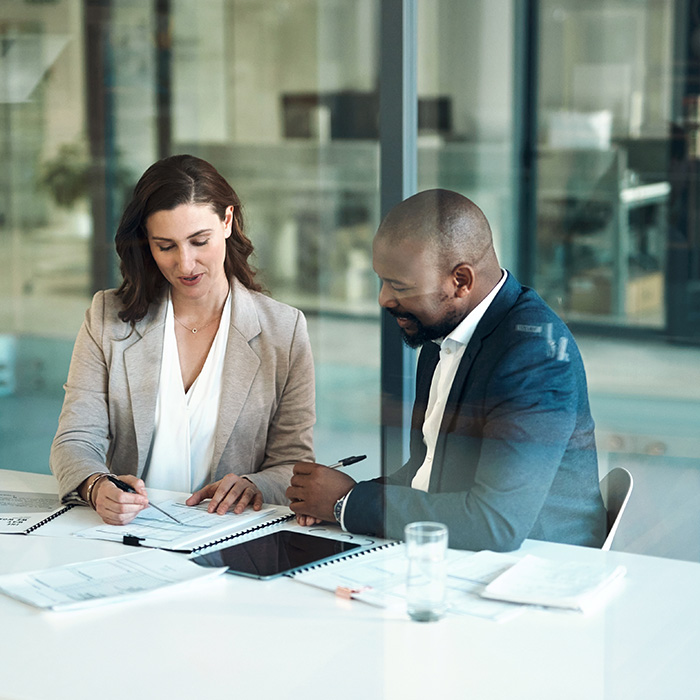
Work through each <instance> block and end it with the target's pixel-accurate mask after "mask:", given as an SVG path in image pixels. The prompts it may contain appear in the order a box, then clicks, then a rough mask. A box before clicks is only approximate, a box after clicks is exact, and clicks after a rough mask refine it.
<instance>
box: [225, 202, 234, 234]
mask: <svg viewBox="0 0 700 700" xmlns="http://www.w3.org/2000/svg"><path fill="white" fill-rule="evenodd" d="M232 230H233V204H230V205H229V206H228V207H226V213H225V214H224V236H225V237H226V238H228V237H229V236H230V235H231V231H232Z"/></svg>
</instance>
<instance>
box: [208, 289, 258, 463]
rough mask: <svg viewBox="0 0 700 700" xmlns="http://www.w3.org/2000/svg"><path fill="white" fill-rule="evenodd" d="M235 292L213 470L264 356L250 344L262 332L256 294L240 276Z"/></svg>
mask: <svg viewBox="0 0 700 700" xmlns="http://www.w3.org/2000/svg"><path fill="white" fill-rule="evenodd" d="M232 293H233V299H232V303H231V327H230V328H229V334H228V343H227V345H226V357H225V359H224V369H223V376H222V377H221V400H220V404H219V419H218V422H217V425H216V439H215V444H214V454H213V456H212V467H211V468H212V472H215V471H216V468H217V466H218V464H219V461H220V460H221V456H222V455H223V452H224V449H225V448H226V443H227V442H228V441H229V438H230V437H231V433H232V432H233V428H234V426H235V425H236V421H237V420H238V417H239V416H240V414H241V410H242V409H243V406H244V405H245V402H246V398H247V397H248V393H249V392H250V388H251V386H252V384H253V379H254V378H255V375H256V373H257V371H258V368H259V367H260V358H259V357H258V355H257V354H256V353H255V351H254V350H253V349H252V348H251V347H250V341H251V340H252V339H253V338H255V337H256V336H257V335H259V334H260V330H261V328H260V321H259V319H258V314H257V312H256V310H255V304H254V302H253V297H252V295H251V293H250V292H249V291H248V290H247V289H246V288H245V287H244V286H243V285H242V284H241V283H240V282H239V281H238V280H234V283H233V285H232Z"/></svg>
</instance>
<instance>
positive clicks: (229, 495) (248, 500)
mask: <svg viewBox="0 0 700 700" xmlns="http://www.w3.org/2000/svg"><path fill="white" fill-rule="evenodd" d="M207 498H211V503H209V506H208V507H207V511H208V512H209V513H216V514H217V515H223V514H224V513H226V512H227V511H228V510H229V508H232V509H233V512H234V513H236V514H240V513H242V512H243V511H244V510H245V508H246V506H251V507H252V508H253V510H260V509H261V508H262V504H263V497H262V492H261V491H260V489H259V488H258V487H257V486H256V485H255V484H254V483H253V482H252V481H249V480H248V479H246V478H245V477H244V476H238V475H236V474H233V473H231V474H227V475H226V476H225V477H224V478H223V479H219V480H218V481H215V482H214V483H213V484H208V485H207V486H205V487H204V488H201V489H199V491H195V492H194V493H193V494H192V495H191V496H190V497H189V498H188V499H187V500H186V501H185V503H186V504H187V505H188V506H196V505H197V504H198V503H201V502H202V501H204V500H205V499H207Z"/></svg>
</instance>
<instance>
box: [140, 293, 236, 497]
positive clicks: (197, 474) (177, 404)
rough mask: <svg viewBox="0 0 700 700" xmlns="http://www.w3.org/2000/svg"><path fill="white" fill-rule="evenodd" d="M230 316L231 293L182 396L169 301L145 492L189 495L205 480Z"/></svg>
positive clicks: (214, 432) (208, 471)
mask: <svg viewBox="0 0 700 700" xmlns="http://www.w3.org/2000/svg"><path fill="white" fill-rule="evenodd" d="M230 318H231V292H229V295H228V297H227V299H226V304H225V305H224V310H223V313H222V314H221V321H220V322H219V329H218V331H217V333H216V337H215V338H214V342H213V343H212V345H211V348H210V349H209V354H208V355H207V359H206V361H205V362H204V367H202V371H201V372H200V373H199V376H198V377H197V378H196V379H195V381H194V383H193V384H192V386H191V387H190V388H189V390H188V391H187V392H185V387H184V384H183V383H182V371H181V369H180V356H179V353H178V349H177V340H176V338H175V314H174V311H173V304H172V300H171V299H170V298H168V306H167V310H166V314H165V335H164V338H163V362H162V364H161V368H160V384H159V387H158V398H157V400H156V420H155V428H154V432H153V441H152V444H151V453H150V455H149V457H148V461H147V464H146V469H145V472H144V473H145V476H144V481H145V483H146V487H148V488H157V489H169V490H172V491H187V492H189V493H192V492H194V491H196V490H197V489H200V488H202V486H205V485H206V484H207V483H208V482H209V475H210V473H211V471H212V464H211V459H212V455H213V454H214V440H215V437H216V422H217V419H218V415H219V402H220V399H221V377H222V373H223V369H224V358H225V356H226V344H227V342H228V331H229V326H230V325H231V324H230Z"/></svg>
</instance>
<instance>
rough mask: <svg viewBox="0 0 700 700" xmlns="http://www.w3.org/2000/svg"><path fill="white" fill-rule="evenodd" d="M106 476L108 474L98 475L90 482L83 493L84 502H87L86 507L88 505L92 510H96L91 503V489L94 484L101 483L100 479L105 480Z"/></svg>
mask: <svg viewBox="0 0 700 700" xmlns="http://www.w3.org/2000/svg"><path fill="white" fill-rule="evenodd" d="M108 476H109V474H107V473H105V472H102V473H101V474H99V475H98V476H96V477H95V478H94V479H93V480H92V482H91V483H90V485H89V486H88V487H87V492H86V493H85V500H86V501H87V502H88V505H89V506H90V507H91V508H92V509H93V510H97V508H95V504H94V503H93V502H92V491H93V489H94V488H95V484H96V483H97V482H98V481H102V479H106V478H107V477H108Z"/></svg>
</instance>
